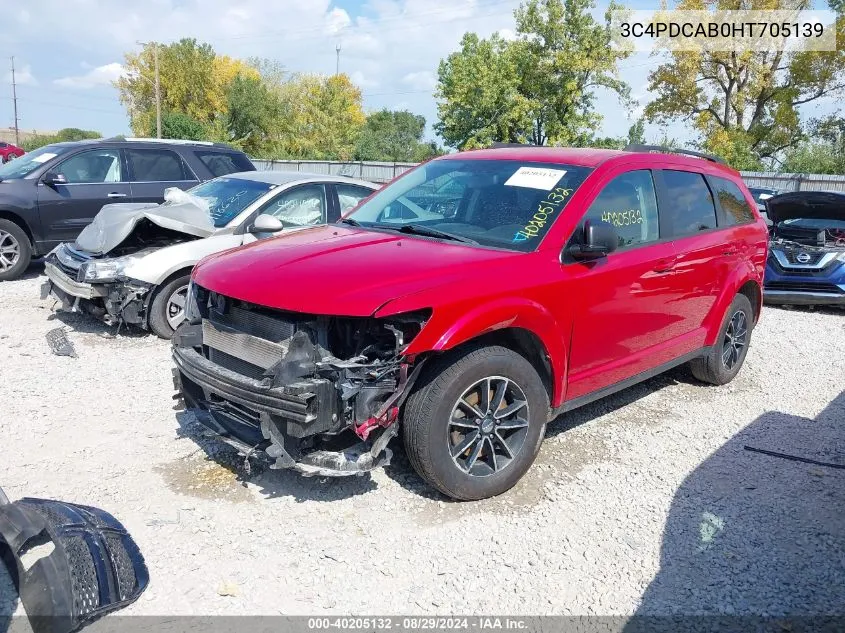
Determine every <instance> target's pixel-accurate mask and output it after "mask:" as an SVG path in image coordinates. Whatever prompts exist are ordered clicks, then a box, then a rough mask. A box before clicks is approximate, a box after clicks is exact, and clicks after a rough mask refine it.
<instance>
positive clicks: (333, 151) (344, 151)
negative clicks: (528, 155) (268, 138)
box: [279, 74, 366, 160]
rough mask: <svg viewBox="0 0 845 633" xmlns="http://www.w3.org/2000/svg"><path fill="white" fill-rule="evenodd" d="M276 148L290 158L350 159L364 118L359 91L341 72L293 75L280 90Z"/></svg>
mask: <svg viewBox="0 0 845 633" xmlns="http://www.w3.org/2000/svg"><path fill="white" fill-rule="evenodd" d="M279 95H280V98H281V105H280V108H281V118H280V151H281V153H282V154H283V155H285V156H289V157H291V158H310V159H314V160H350V159H351V158H352V157H353V154H354V152H355V142H356V141H357V139H358V135H359V134H360V132H361V128H362V127H363V125H364V122H365V121H366V117H365V116H364V110H363V108H362V107H361V90H360V89H359V88H358V87H356V86H355V84H353V83H352V82H351V81H350V80H349V77H347V76H346V75H344V74H340V75H332V76H329V77H327V76H321V75H297V76H294V77H292V78H291V79H289V80H288V81H287V82H285V83H284V84H283V85H282V86H281V88H280V90H279Z"/></svg>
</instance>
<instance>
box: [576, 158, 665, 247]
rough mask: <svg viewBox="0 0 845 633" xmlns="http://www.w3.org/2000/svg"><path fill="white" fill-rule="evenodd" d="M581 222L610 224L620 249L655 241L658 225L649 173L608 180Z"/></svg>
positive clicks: (658, 234) (640, 171)
mask: <svg viewBox="0 0 845 633" xmlns="http://www.w3.org/2000/svg"><path fill="white" fill-rule="evenodd" d="M584 219H585V220H599V221H602V222H607V223H608V224H612V225H613V228H615V229H616V233H617V235H619V247H620V248H624V247H625V246H632V245H634V244H644V243H647V242H654V241H657V239H658V238H659V236H660V226H659V221H658V217H657V199H656V197H655V195H654V181H653V180H652V178H651V172H650V171H648V170H638V171H631V172H628V173H627V174H622V175H621V176H617V177H616V178H614V179H613V180H611V181H610V182H609V183H607V185H605V187H604V189H602V190H601V193H599V195H598V197H596V199H595V200H594V201H593V203H592V204H591V205H590V208H589V210H588V211H587V214H586V215H585V216H584Z"/></svg>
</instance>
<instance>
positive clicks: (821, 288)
mask: <svg viewBox="0 0 845 633" xmlns="http://www.w3.org/2000/svg"><path fill="white" fill-rule="evenodd" d="M765 290H778V291H785V292H828V293H833V294H845V293H843V291H842V289H841V288H840V287H839V286H837V285H836V284H831V283H820V284H814V283H805V282H801V281H794V282H793V281H770V282H767V283H766V287H765Z"/></svg>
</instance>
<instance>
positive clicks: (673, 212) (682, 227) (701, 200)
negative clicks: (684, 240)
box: [660, 170, 716, 237]
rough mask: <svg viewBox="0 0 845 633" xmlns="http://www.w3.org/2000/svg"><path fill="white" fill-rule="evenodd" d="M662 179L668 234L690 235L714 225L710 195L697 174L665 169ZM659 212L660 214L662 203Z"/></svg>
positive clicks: (714, 219)
mask: <svg viewBox="0 0 845 633" xmlns="http://www.w3.org/2000/svg"><path fill="white" fill-rule="evenodd" d="M663 181H664V182H665V183H666V193H667V194H668V196H669V199H668V200H667V201H666V202H667V204H666V207H667V208H666V209H665V211H667V212H668V214H669V220H670V222H671V227H672V235H674V236H679V237H680V236H683V235H693V234H695V233H698V232H699V231H707V230H708V229H715V228H716V207H715V206H714V204H713V194H711V193H710V188H709V187H708V186H707V183H706V182H705V181H704V177H703V176H702V175H701V174H696V173H693V172H689V171H674V170H666V171H664V172H663ZM660 212H661V214H663V212H664V208H663V206H661V208H660Z"/></svg>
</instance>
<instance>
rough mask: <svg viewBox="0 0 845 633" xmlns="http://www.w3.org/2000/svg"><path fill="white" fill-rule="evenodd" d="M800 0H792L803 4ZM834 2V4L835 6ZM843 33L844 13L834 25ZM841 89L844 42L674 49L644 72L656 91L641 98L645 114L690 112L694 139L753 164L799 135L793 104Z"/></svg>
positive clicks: (734, 3) (775, 3)
mask: <svg viewBox="0 0 845 633" xmlns="http://www.w3.org/2000/svg"><path fill="white" fill-rule="evenodd" d="M807 4H808V3H807V2H806V1H805V0H799V7H798V8H807V6H805V5H807ZM794 6H795V2H793V1H792V0H768V1H767V2H765V6H762V4H760V3H759V2H751V3H749V2H747V1H744V2H739V1H738V0H681V1H680V2H678V3H677V4H676V6H675V8H676V9H716V8H718V9H735V8H755V9H758V8H759V9H762V8H765V9H779V10H787V9H791V8H793V7H794ZM834 8H836V7H834ZM836 30H837V38H838V39H839V41H843V40H842V38H843V36H845V31H843V20H842V18H841V17H840V18H839V19H838V20H837V25H836ZM843 89H845V50H839V51H823V52H817V51H804V52H782V51H780V52H779V51H769V52H754V51H747V52H742V53H732V52H699V51H673V52H671V53H669V55H668V59H667V61H666V62H665V63H663V64H661V65H660V66H659V67H658V68H657V69H655V70H654V71H653V72H652V73H651V74H650V75H649V90H650V92H651V93H652V94H655V95H656V98H655V99H654V100H653V101H652V102H651V103H649V104H648V105H647V106H646V109H645V114H646V116H647V118H648V119H649V120H650V121H652V122H658V123H669V122H677V121H684V120H690V119H691V121H692V124H693V127H694V128H695V130H696V131H697V132H698V134H699V145H700V146H701V147H702V148H704V149H705V150H707V151H711V152H713V153H716V154H719V155H721V156H723V157H724V158H726V159H727V160H728V162H729V163H731V164H732V165H733V166H734V167H736V168H739V169H753V168H755V167H759V166H760V165H761V164H762V161H763V160H764V159H771V158H774V157H775V156H777V155H778V154H779V153H780V152H781V151H782V150H784V149H786V148H788V147H790V146H792V145H794V144H795V143H796V142H798V141H800V140H801V139H802V137H803V136H804V134H805V131H806V130H805V127H806V126H805V125H803V124H802V121H801V118H800V116H799V111H798V109H799V107H800V106H802V105H804V104H807V103H811V102H813V101H816V100H817V99H820V98H822V97H825V96H832V95H839V94H842V92H843Z"/></svg>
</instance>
